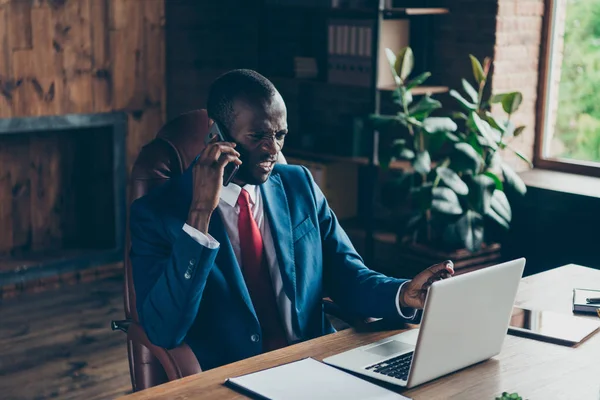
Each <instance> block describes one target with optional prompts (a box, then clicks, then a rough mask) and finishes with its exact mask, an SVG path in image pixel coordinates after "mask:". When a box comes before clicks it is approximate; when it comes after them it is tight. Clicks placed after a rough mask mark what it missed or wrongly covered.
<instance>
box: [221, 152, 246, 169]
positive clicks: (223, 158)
mask: <svg viewBox="0 0 600 400" xmlns="http://www.w3.org/2000/svg"><path fill="white" fill-rule="evenodd" d="M218 162H219V166H220V167H222V168H224V167H225V166H226V165H227V164H229V163H230V162H232V163H235V164H237V165H242V161H241V160H240V159H239V158H237V157H236V156H234V155H233V154H223V155H222V156H221V158H219V161H218Z"/></svg>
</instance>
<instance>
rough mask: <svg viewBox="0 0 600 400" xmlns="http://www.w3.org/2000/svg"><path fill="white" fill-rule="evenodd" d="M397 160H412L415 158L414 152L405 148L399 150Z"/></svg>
mask: <svg viewBox="0 0 600 400" xmlns="http://www.w3.org/2000/svg"><path fill="white" fill-rule="evenodd" d="M398 158H401V159H403V160H412V159H413V158H415V152H414V151H412V150H411V149H407V148H406V147H405V148H403V149H402V150H400V153H398Z"/></svg>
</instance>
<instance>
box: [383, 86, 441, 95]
mask: <svg viewBox="0 0 600 400" xmlns="http://www.w3.org/2000/svg"><path fill="white" fill-rule="evenodd" d="M379 90H382V91H384V92H392V91H394V90H396V87H395V86H384V87H380V88H379ZM449 91H450V88H448V86H419V87H416V88H414V89H413V90H412V94H414V95H424V94H440V93H448V92H449Z"/></svg>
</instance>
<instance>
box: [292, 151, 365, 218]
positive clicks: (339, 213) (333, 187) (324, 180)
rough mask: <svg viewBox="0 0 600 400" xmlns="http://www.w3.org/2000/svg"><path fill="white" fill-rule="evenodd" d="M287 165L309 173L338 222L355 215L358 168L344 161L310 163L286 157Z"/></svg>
mask: <svg viewBox="0 0 600 400" xmlns="http://www.w3.org/2000/svg"><path fill="white" fill-rule="evenodd" d="M286 159H287V162H288V164H294V165H303V166H305V167H306V168H308V170H309V171H310V173H311V175H312V176H313V179H314V180H315V183H316V184H317V185H318V186H319V188H320V189H321V191H322V192H323V194H324V195H325V198H326V199H327V202H328V203H329V206H330V207H331V209H332V210H333V211H334V212H335V215H336V217H337V218H338V219H339V220H343V219H349V218H354V217H356V215H357V207H358V204H357V199H358V196H357V190H358V166H357V165H356V164H353V163H351V162H344V161H311V160H305V159H300V158H288V157H286Z"/></svg>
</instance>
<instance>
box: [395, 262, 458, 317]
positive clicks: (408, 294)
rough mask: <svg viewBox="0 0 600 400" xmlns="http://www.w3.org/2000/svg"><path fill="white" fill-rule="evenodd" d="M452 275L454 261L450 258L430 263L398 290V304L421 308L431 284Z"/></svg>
mask: <svg viewBox="0 0 600 400" xmlns="http://www.w3.org/2000/svg"><path fill="white" fill-rule="evenodd" d="M452 275H454V263H453V262H452V261H450V260H448V261H444V262H443V263H440V264H436V265H432V266H431V267H429V268H427V269H426V270H424V271H422V272H421V273H419V274H418V275H417V276H415V277H414V278H413V279H412V280H411V281H408V282H407V283H406V284H405V285H404V286H402V290H401V291H400V306H402V307H409V308H423V307H424V306H425V298H426V297H427V291H428V290H429V287H430V286H431V284H432V283H433V282H435V281H439V280H442V279H446V278H450V277H451V276H452Z"/></svg>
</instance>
